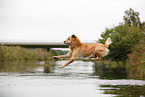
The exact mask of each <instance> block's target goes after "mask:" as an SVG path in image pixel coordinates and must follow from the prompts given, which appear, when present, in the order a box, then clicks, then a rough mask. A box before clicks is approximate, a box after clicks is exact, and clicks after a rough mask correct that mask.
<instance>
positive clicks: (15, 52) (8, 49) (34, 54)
mask: <svg viewBox="0 0 145 97" xmlns="http://www.w3.org/2000/svg"><path fill="white" fill-rule="evenodd" d="M53 52H55V51H53ZM55 54H56V53H55ZM53 55H54V54H53V53H52V52H47V51H46V50H42V49H40V48H37V49H26V48H22V47H19V46H0V60H51V59H53Z"/></svg>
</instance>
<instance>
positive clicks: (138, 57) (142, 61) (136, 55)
mask: <svg viewBox="0 0 145 97" xmlns="http://www.w3.org/2000/svg"><path fill="white" fill-rule="evenodd" d="M128 56H129V58H128V60H127V66H126V67H127V68H128V76H129V77H130V78H138V79H145V35H144V37H142V38H141V39H140V41H139V43H138V44H136V45H135V46H134V48H132V53H130V54H129V55H128ZM134 73H136V75H134Z"/></svg>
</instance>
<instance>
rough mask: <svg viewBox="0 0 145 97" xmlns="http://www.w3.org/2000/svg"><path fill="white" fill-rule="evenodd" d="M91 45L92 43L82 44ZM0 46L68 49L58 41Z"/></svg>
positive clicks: (23, 42) (13, 42)
mask: <svg viewBox="0 0 145 97" xmlns="http://www.w3.org/2000/svg"><path fill="white" fill-rule="evenodd" d="M83 43H87V44H89V43H93V42H88V41H87V42H83ZM0 46H21V47H24V48H46V49H47V50H48V51H49V48H68V46H67V45H66V44H64V43H63V41H62V42H60V41H0Z"/></svg>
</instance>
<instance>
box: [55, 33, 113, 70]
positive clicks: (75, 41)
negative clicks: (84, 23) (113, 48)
mask: <svg viewBox="0 0 145 97" xmlns="http://www.w3.org/2000/svg"><path fill="white" fill-rule="evenodd" d="M64 43H65V44H67V45H68V46H69V48H70V51H69V52H68V53H67V54H66V55H60V56H54V58H70V60H69V61H68V62H66V63H65V64H64V65H63V66H59V67H60V68H64V67H65V66H67V65H68V64H70V63H72V62H73V61H74V60H75V59H77V58H78V57H81V58H90V59H92V60H101V57H104V56H106V55H107V53H108V52H109V50H108V46H109V44H110V43H111V39H110V38H108V39H107V41H106V43H105V45H104V44H102V43H91V44H84V43H81V41H80V40H79V38H78V37H76V36H75V35H72V36H69V37H68V38H67V39H66V40H65V41H64ZM95 56H97V58H95ZM91 57H94V58H91Z"/></svg>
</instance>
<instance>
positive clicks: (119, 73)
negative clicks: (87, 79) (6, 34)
mask: <svg viewBox="0 0 145 97" xmlns="http://www.w3.org/2000/svg"><path fill="white" fill-rule="evenodd" d="M123 65H124V64H119V63H116V62H113V61H112V62H96V64H95V66H94V69H95V73H96V75H99V77H100V79H127V72H126V68H125V66H123Z"/></svg>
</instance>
